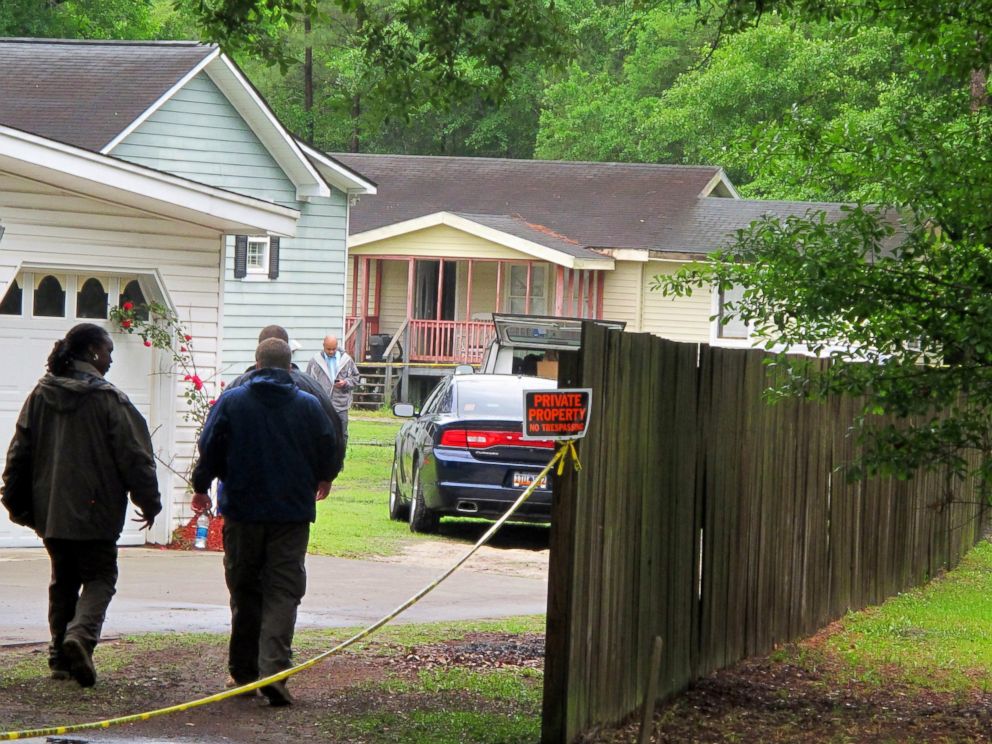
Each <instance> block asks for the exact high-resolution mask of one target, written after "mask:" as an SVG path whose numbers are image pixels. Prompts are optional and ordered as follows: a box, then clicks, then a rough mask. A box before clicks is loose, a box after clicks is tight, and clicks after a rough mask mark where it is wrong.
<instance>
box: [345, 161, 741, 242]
mask: <svg viewBox="0 0 992 744" xmlns="http://www.w3.org/2000/svg"><path fill="white" fill-rule="evenodd" d="M334 158H335V159H336V160H338V161H340V162H342V163H343V164H344V165H346V166H348V167H349V168H352V169H354V170H357V171H359V172H360V173H364V174H366V175H367V176H368V177H369V178H371V179H372V180H374V181H375V182H376V184H377V188H378V194H377V196H376V198H375V199H368V200H362V201H360V202H359V203H358V204H357V205H355V206H354V207H352V210H351V229H350V231H351V234H352V235H358V234H361V233H366V232H368V231H370V230H375V229H378V228H382V227H385V226H386V225H393V224H396V223H401V222H406V221H408V220H413V219H415V218H418V217H423V216H425V215H429V214H436V213H439V212H452V213H456V214H465V215H471V217H470V219H473V220H475V221H477V222H478V221H480V220H482V219H483V218H481V217H480V215H486V216H487V217H486V218H485V219H488V221H489V224H490V225H491V226H493V227H495V221H501V224H502V226H503V227H502V228H497V229H507V230H508V231H509V232H511V234H515V235H516V234H519V231H520V230H527V232H528V239H533V240H536V241H539V242H541V243H542V244H544V245H547V246H548V247H552V248H555V249H556V250H561V249H562V248H565V250H566V251H567V250H572V249H573V248H574V247H577V248H581V249H582V250H585V251H588V250H589V249H604V248H640V249H652V248H654V247H655V246H657V245H658V243H659V240H660V238H661V236H662V235H663V234H665V232H666V231H667V230H669V229H670V228H671V225H672V224H674V223H675V222H676V221H677V220H679V219H681V216H682V215H684V214H685V213H686V211H687V210H689V209H690V208H691V207H692V206H693V205H695V204H696V202H698V201H700V198H701V197H703V196H706V195H708V194H712V193H715V192H719V193H723V194H726V195H729V196H736V193H735V192H734V191H733V186H731V185H730V183H729V182H728V181H727V180H726V177H725V176H724V175H723V171H722V170H721V169H720V168H717V167H714V166H680V165H652V164H639V163H581V162H563V161H548V160H506V159H499V158H452V157H434V156H417V155H364V154H353V153H335V154H334ZM706 201H710V199H707V200H706ZM712 201H722V200H721V199H716V198H713V199H712ZM727 201H731V200H730V199H727ZM566 246H568V247H567V248H566Z"/></svg>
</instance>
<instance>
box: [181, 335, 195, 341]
mask: <svg viewBox="0 0 992 744" xmlns="http://www.w3.org/2000/svg"><path fill="white" fill-rule="evenodd" d="M183 338H184V339H186V340H187V341H192V340H193V337H192V336H190V335H189V334H188V333H187V334H186V335H185V336H183Z"/></svg>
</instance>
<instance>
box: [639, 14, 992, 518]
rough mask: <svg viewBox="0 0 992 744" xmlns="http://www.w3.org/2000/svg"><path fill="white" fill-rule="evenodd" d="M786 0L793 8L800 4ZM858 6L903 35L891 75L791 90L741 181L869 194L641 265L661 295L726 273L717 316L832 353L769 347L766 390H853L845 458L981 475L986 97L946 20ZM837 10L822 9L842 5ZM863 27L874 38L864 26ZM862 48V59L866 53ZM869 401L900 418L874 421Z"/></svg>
mask: <svg viewBox="0 0 992 744" xmlns="http://www.w3.org/2000/svg"><path fill="white" fill-rule="evenodd" d="M740 5H741V6H744V5H746V3H742V4H740ZM828 5H829V4H828ZM815 6H816V7H815V8H813V9H812V10H809V9H808V8H807V10H809V14H810V15H811V16H812V17H816V18H819V17H821V16H822V13H821V12H820V11H819V10H817V8H819V9H821V10H822V7H823V5H822V4H820V3H816V4H815ZM787 7H788V9H790V10H791V11H797V12H798V11H800V10H802V9H803V8H806V5H804V4H803V3H800V2H796V3H788V4H787ZM845 7H847V6H845ZM858 7H861V6H858ZM914 7H915V6H914ZM865 8H869V9H871V13H870V15H871V17H872V18H875V19H878V20H882V21H886V22H890V23H891V24H892V27H893V28H894V29H895V31H893V32H892V33H898V34H900V37H899V38H901V39H902V41H903V44H904V46H905V52H904V54H903V55H902V62H900V64H899V65H896V66H895V67H893V68H892V78H891V80H890V81H889V82H887V83H886V84H884V85H881V86H879V87H878V91H879V93H878V102H877V105H876V106H874V108H872V107H870V106H865V105H864V101H867V102H868V103H871V100H872V98H873V97H874V93H873V92H872V91H870V90H868V89H865V98H864V100H863V101H862V106H861V107H860V108H859V106H858V102H857V100H856V97H855V100H852V101H851V102H847V101H844V102H843V104H844V105H843V106H842V107H840V108H839V109H838V111H837V115H836V116H833V117H832V118H831V117H829V116H827V115H825V114H824V112H822V111H817V109H816V105H815V104H813V103H809V104H805V105H797V106H794V107H793V115H792V117H791V118H786V119H781V120H779V121H778V122H776V123H774V124H771V125H769V126H768V127H766V132H765V134H764V136H763V137H761V138H759V141H760V143H761V146H760V147H759V148H758V152H759V155H758V156H756V157H755V159H754V160H753V161H752V165H760V167H761V169H762V171H763V176H762V177H761V178H760V179H759V180H758V181H757V182H756V183H757V185H758V187H759V190H765V189H767V190H770V191H773V192H774V191H776V190H784V191H786V192H787V194H785V195H788V194H789V193H794V192H795V191H801V192H802V195H804V196H806V195H810V193H811V192H814V193H815V191H816V190H817V187H811V188H809V189H806V190H803V188H802V184H803V183H804V182H806V183H809V182H812V183H820V184H822V185H821V186H820V187H819V189H820V193H823V192H826V194H825V195H828V196H834V195H843V194H850V195H852V196H854V197H857V198H860V199H861V200H862V201H871V202H874V203H875V204H876V205H877V207H861V206H859V207H852V208H851V209H850V210H849V211H848V212H847V214H846V215H845V216H844V217H843V218H842V219H840V220H839V221H837V222H835V223H830V222H828V221H826V220H825V219H824V218H823V215H822V213H817V210H816V209H815V208H814V209H813V210H812V211H811V212H812V213H811V214H810V215H809V216H808V217H807V218H806V219H795V218H793V219H788V220H778V219H772V218H766V219H764V220H761V221H759V222H758V223H755V224H754V225H752V226H751V227H750V228H748V229H746V230H743V231H741V232H740V233H738V235H737V239H736V242H735V244H734V245H733V246H731V247H730V248H728V249H725V250H722V251H719V252H717V253H714V254H713V255H712V256H711V257H710V262H708V263H706V264H703V265H695V266H690V267H687V268H686V269H685V270H683V271H681V272H680V273H678V274H676V275H675V276H673V277H656V281H655V284H656V287H657V288H660V289H662V290H663V291H665V292H666V293H668V294H672V295H680V294H685V293H687V292H691V291H692V290H693V289H695V288H698V287H702V286H704V285H706V286H709V285H712V286H716V287H719V288H720V289H721V290H728V289H730V288H731V287H742V288H743V296H742V297H741V298H740V300H738V301H731V302H727V303H726V304H725V308H724V310H725V312H724V317H725V318H726V319H738V320H742V321H745V322H748V323H752V324H753V325H754V331H755V335H756V337H757V338H758V339H759V340H761V341H762V342H763V343H764V344H765V346H766V347H767V348H775V349H778V350H782V349H796V348H799V349H802V348H805V349H807V350H809V351H811V352H813V353H814V354H821V355H829V356H830V358H831V359H832V363H831V364H829V365H824V364H821V363H819V362H817V361H816V360H813V359H810V358H809V357H798V358H797V357H787V356H786V355H785V354H784V353H780V354H779V356H778V358H777V360H776V364H777V365H779V366H780V367H781V368H782V369H783V370H784V371H785V373H786V374H785V375H784V377H785V382H784V383H783V384H782V385H781V386H780V387H779V388H778V389H776V390H775V391H773V392H774V393H778V394H787V395H806V396H813V397H817V396H823V395H827V394H836V393H846V394H851V395H856V396H860V397H861V400H863V401H864V403H863V406H862V411H861V417H860V418H859V420H858V422H857V423H858V431H859V434H860V436H861V440H862V442H863V443H864V444H865V445H866V449H865V454H864V459H863V462H861V463H858V464H857V465H856V466H855V467H854V468H853V469H852V471H851V475H853V476H858V475H861V474H863V473H867V474H875V473H881V474H894V475H897V476H899V477H909V476H910V475H912V474H913V472H914V471H916V470H917V469H919V468H935V469H939V468H945V467H946V468H948V469H949V472H951V473H953V474H955V475H957V476H959V477H966V476H970V475H974V476H978V477H979V478H980V479H981V481H982V483H983V484H985V485H986V486H987V485H988V484H989V483H990V478H992V417H990V413H989V412H990V411H992V336H990V334H992V331H990V327H992V302H990V300H989V298H990V297H992V270H990V269H992V252H990V251H992V213H990V211H989V210H988V207H987V205H988V203H989V199H990V198H992V172H990V169H989V159H990V153H992V112H990V111H989V108H988V106H987V104H986V101H985V100H983V98H982V97H981V96H980V95H979V96H976V91H975V89H974V88H973V87H972V84H973V82H974V80H973V76H972V73H971V70H970V69H965V68H966V67H967V65H963V64H962V60H961V59H958V58H957V55H959V54H960V53H961V49H960V48H959V46H958V43H959V37H958V36H957V35H955V34H951V35H950V36H949V37H948V38H947V39H946V40H941V42H940V45H944V44H946V45H947V48H946V49H944V50H943V51H942V52H940V51H939V50H937V49H931V48H929V47H927V48H924V47H923V46H921V44H930V42H931V41H932V35H931V32H930V30H929V29H924V28H916V27H914V26H913V25H912V24H913V23H914V22H915V23H929V22H931V21H932V20H933V18H932V16H931V15H930V14H929V12H927V11H921V12H920V13H919V14H917V15H914V12H910V13H908V14H907V16H906V17H905V18H900V19H898V21H896V20H894V19H893V18H892V17H891V13H890V11H891V8H890V7H889V5H888V4H887V3H885V2H881V0H879V1H878V2H875V3H865V4H864V8H863V9H865ZM814 11H815V12H814ZM865 12H867V10H866V11H865ZM851 13H852V14H853V15H846V16H844V18H842V19H840V20H838V21H837V22H836V23H840V22H841V21H843V20H850V18H853V17H860V16H858V14H857V13H854V11H851ZM803 17H805V16H803ZM914 19H915V20H914ZM986 22H987V21H986V20H981V21H978V20H976V21H975V25H974V27H973V32H974V33H975V34H977V35H981V34H982V33H983V29H984V24H985V23H986ZM955 23H957V22H955ZM835 25H836V24H835ZM763 27H764V26H759V27H758V29H753V30H749V31H745V32H743V34H742V36H746V35H749V34H753V33H756V32H757V31H759V30H760V29H761V28H763ZM842 28H845V29H846V28H850V27H849V26H843V27H842ZM876 36H877V37H878V38H884V34H883V32H882V31H878V32H877V33H876ZM892 38H895V37H892ZM972 51H973V52H974V57H973V61H974V62H975V63H983V62H985V61H987V58H986V53H987V52H986V51H985V50H983V49H973V50H972ZM935 55H936V56H935ZM937 57H940V60H939V61H936V59H937ZM867 59H868V64H869V67H871V68H872V69H876V68H875V67H872V66H874V65H878V64H879V58H878V57H876V56H874V55H867ZM882 62H883V64H882V67H883V68H884V67H885V65H886V64H888V63H885V62H884V60H882ZM861 66H862V63H861V62H857V63H856V64H855V68H854V69H855V70H857V69H860V68H861ZM923 66H926V69H923ZM821 72H825V70H823V71H821ZM935 72H936V73H939V75H940V76H941V77H940V80H941V84H940V86H939V88H936V87H933V81H934V79H935V78H934V74H935ZM776 181H777V186H776V185H775V182H776ZM883 414H884V415H890V416H896V417H900V418H901V420H899V421H897V422H895V423H891V422H880V420H879V419H878V416H880V415H883ZM951 494H952V492H951V490H950V489H948V498H951Z"/></svg>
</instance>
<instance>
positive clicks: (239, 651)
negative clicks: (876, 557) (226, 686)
mask: <svg viewBox="0 0 992 744" xmlns="http://www.w3.org/2000/svg"><path fill="white" fill-rule="evenodd" d="M309 539H310V523H309V522H302V523H300V522H295V523H291V524H270V523H250V522H233V521H231V520H225V522H224V575H225V578H226V579H227V588H228V590H229V591H230V593H231V643H230V646H229V649H228V662H227V665H228V670H229V671H230V672H231V676H232V677H233V678H234V680H235V681H236V682H239V683H241V684H244V683H246V682H252V681H254V680H256V679H258V678H259V677H267V676H269V675H270V674H275V673H276V672H281V671H282V670H283V669H289V668H290V667H291V666H292V661H291V660H292V655H293V652H292V646H293V631H294V629H295V626H296V608H297V607H298V606H299V604H300V600H301V599H303V595H304V593H306V589H307V574H306V568H305V567H304V559H305V558H306V554H307V542H308V541H309Z"/></svg>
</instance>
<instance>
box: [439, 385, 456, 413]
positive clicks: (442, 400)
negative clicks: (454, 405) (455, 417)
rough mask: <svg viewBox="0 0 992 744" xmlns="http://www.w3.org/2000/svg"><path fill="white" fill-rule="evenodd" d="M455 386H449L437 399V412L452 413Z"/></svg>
mask: <svg viewBox="0 0 992 744" xmlns="http://www.w3.org/2000/svg"><path fill="white" fill-rule="evenodd" d="M454 387H455V386H454V385H448V387H446V388H445V389H444V390H442V391H441V394H440V395H438V398H437V412H438V413H451V402H452V398H453V397H454Z"/></svg>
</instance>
